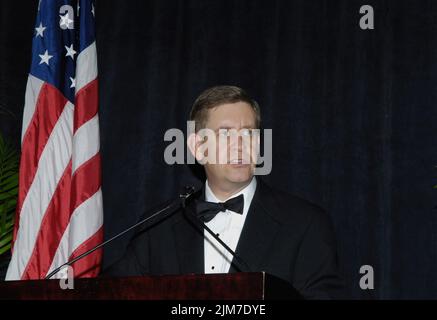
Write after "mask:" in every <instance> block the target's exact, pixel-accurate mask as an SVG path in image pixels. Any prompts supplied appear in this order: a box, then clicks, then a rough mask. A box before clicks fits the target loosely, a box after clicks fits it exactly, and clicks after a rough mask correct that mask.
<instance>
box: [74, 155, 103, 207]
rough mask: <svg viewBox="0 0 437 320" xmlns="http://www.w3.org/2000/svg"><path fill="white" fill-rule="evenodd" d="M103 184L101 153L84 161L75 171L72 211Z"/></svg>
mask: <svg viewBox="0 0 437 320" xmlns="http://www.w3.org/2000/svg"><path fill="white" fill-rule="evenodd" d="M101 184H102V179H101V170H100V153H97V154H96V155H95V156H93V157H91V158H90V159H89V160H87V161H86V162H85V163H83V164H82V165H81V166H80V167H79V168H78V169H77V170H76V171H75V173H74V175H73V180H72V182H71V203H70V211H71V213H73V211H74V210H75V209H76V208H77V207H78V206H80V205H81V204H82V203H83V202H85V201H86V200H87V199H88V198H90V197H91V196H92V195H94V194H95V193H96V192H97V191H98V190H99V189H100V186H101Z"/></svg>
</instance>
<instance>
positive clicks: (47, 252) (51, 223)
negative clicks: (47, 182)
mask: <svg viewBox="0 0 437 320" xmlns="http://www.w3.org/2000/svg"><path fill="white" fill-rule="evenodd" d="M70 187H71V160H70V162H69V163H68V166H67V168H66V169H65V171H64V174H63V176H62V178H61V180H59V183H58V185H57V187H56V190H55V193H54V194H53V197H52V199H51V200H50V204H49V206H48V208H47V211H46V212H45V214H44V218H43V219H42V222H41V226H40V228H39V231H38V236H37V238H36V241H35V244H34V247H33V251H32V255H31V256H30V259H29V261H28V263H27V266H26V269H25V270H24V272H23V275H22V277H21V279H22V280H29V279H38V278H40V279H41V278H44V277H45V276H46V274H47V271H48V270H49V268H50V265H51V263H52V261H53V257H54V253H55V252H56V249H57V248H58V246H59V239H61V238H62V235H63V234H64V231H65V227H66V226H67V225H68V222H69V220H70V212H69V203H70Z"/></svg>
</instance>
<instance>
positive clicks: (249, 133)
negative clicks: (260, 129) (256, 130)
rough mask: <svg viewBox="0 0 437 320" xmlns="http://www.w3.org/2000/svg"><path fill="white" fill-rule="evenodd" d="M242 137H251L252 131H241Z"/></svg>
mask: <svg viewBox="0 0 437 320" xmlns="http://www.w3.org/2000/svg"><path fill="white" fill-rule="evenodd" d="M241 135H242V136H243V137H250V136H251V135H252V130H250V129H244V130H241Z"/></svg>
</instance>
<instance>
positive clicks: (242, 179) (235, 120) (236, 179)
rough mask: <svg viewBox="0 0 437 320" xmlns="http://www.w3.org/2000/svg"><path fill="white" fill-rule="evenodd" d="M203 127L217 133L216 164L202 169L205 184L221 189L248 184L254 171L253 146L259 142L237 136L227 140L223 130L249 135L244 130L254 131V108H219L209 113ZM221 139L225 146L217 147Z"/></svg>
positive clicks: (234, 105) (239, 104) (242, 105)
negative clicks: (206, 178) (207, 182)
mask: <svg viewBox="0 0 437 320" xmlns="http://www.w3.org/2000/svg"><path fill="white" fill-rule="evenodd" d="M205 127H206V128H207V129H211V130H212V131H214V132H215V133H216V146H215V148H216V159H217V161H215V163H214V164H212V163H206V164H205V165H204V167H205V171H206V175H207V177H208V180H209V181H211V182H213V183H215V184H216V185H217V184H218V185H220V186H221V187H222V188H224V189H231V188H233V187H235V186H242V185H245V184H247V183H248V182H250V180H251V178H252V177H253V173H254V169H255V164H256V145H257V144H259V139H258V138H256V137H252V139H251V137H250V135H249V136H246V137H245V138H243V137H241V136H236V135H233V136H232V137H229V136H228V137H226V134H224V133H225V132H226V130H228V132H229V130H230V132H232V131H234V132H240V133H244V132H246V133H248V132H252V131H251V130H245V129H256V114H255V111H254V110H253V108H252V107H251V106H250V105H249V104H247V103H245V102H236V103H230V104H223V105H220V106H218V107H215V108H213V109H210V110H209V111H208V119H207V122H206V124H205ZM232 129H233V130H232ZM246 138H248V139H246ZM220 139H222V141H225V142H226V143H219V141H220ZM243 140H245V143H243ZM247 142H248V143H247ZM243 160H244V161H243ZM242 162H243V163H242Z"/></svg>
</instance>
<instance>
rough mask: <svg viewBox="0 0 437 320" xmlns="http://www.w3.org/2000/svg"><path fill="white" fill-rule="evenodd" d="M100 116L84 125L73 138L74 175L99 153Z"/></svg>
mask: <svg viewBox="0 0 437 320" xmlns="http://www.w3.org/2000/svg"><path fill="white" fill-rule="evenodd" d="M99 148H100V137H99V116H98V115H95V116H94V118H92V119H91V120H89V121H88V122H86V123H85V124H84V125H82V126H81V127H80V128H79V129H78V130H77V131H76V133H75V135H74V137H73V158H72V162H73V173H74V172H75V171H76V169H77V168H79V167H80V166H81V165H82V164H84V163H85V162H86V161H87V160H89V159H90V158H91V157H93V156H95V155H96V154H97V153H98V152H99Z"/></svg>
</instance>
